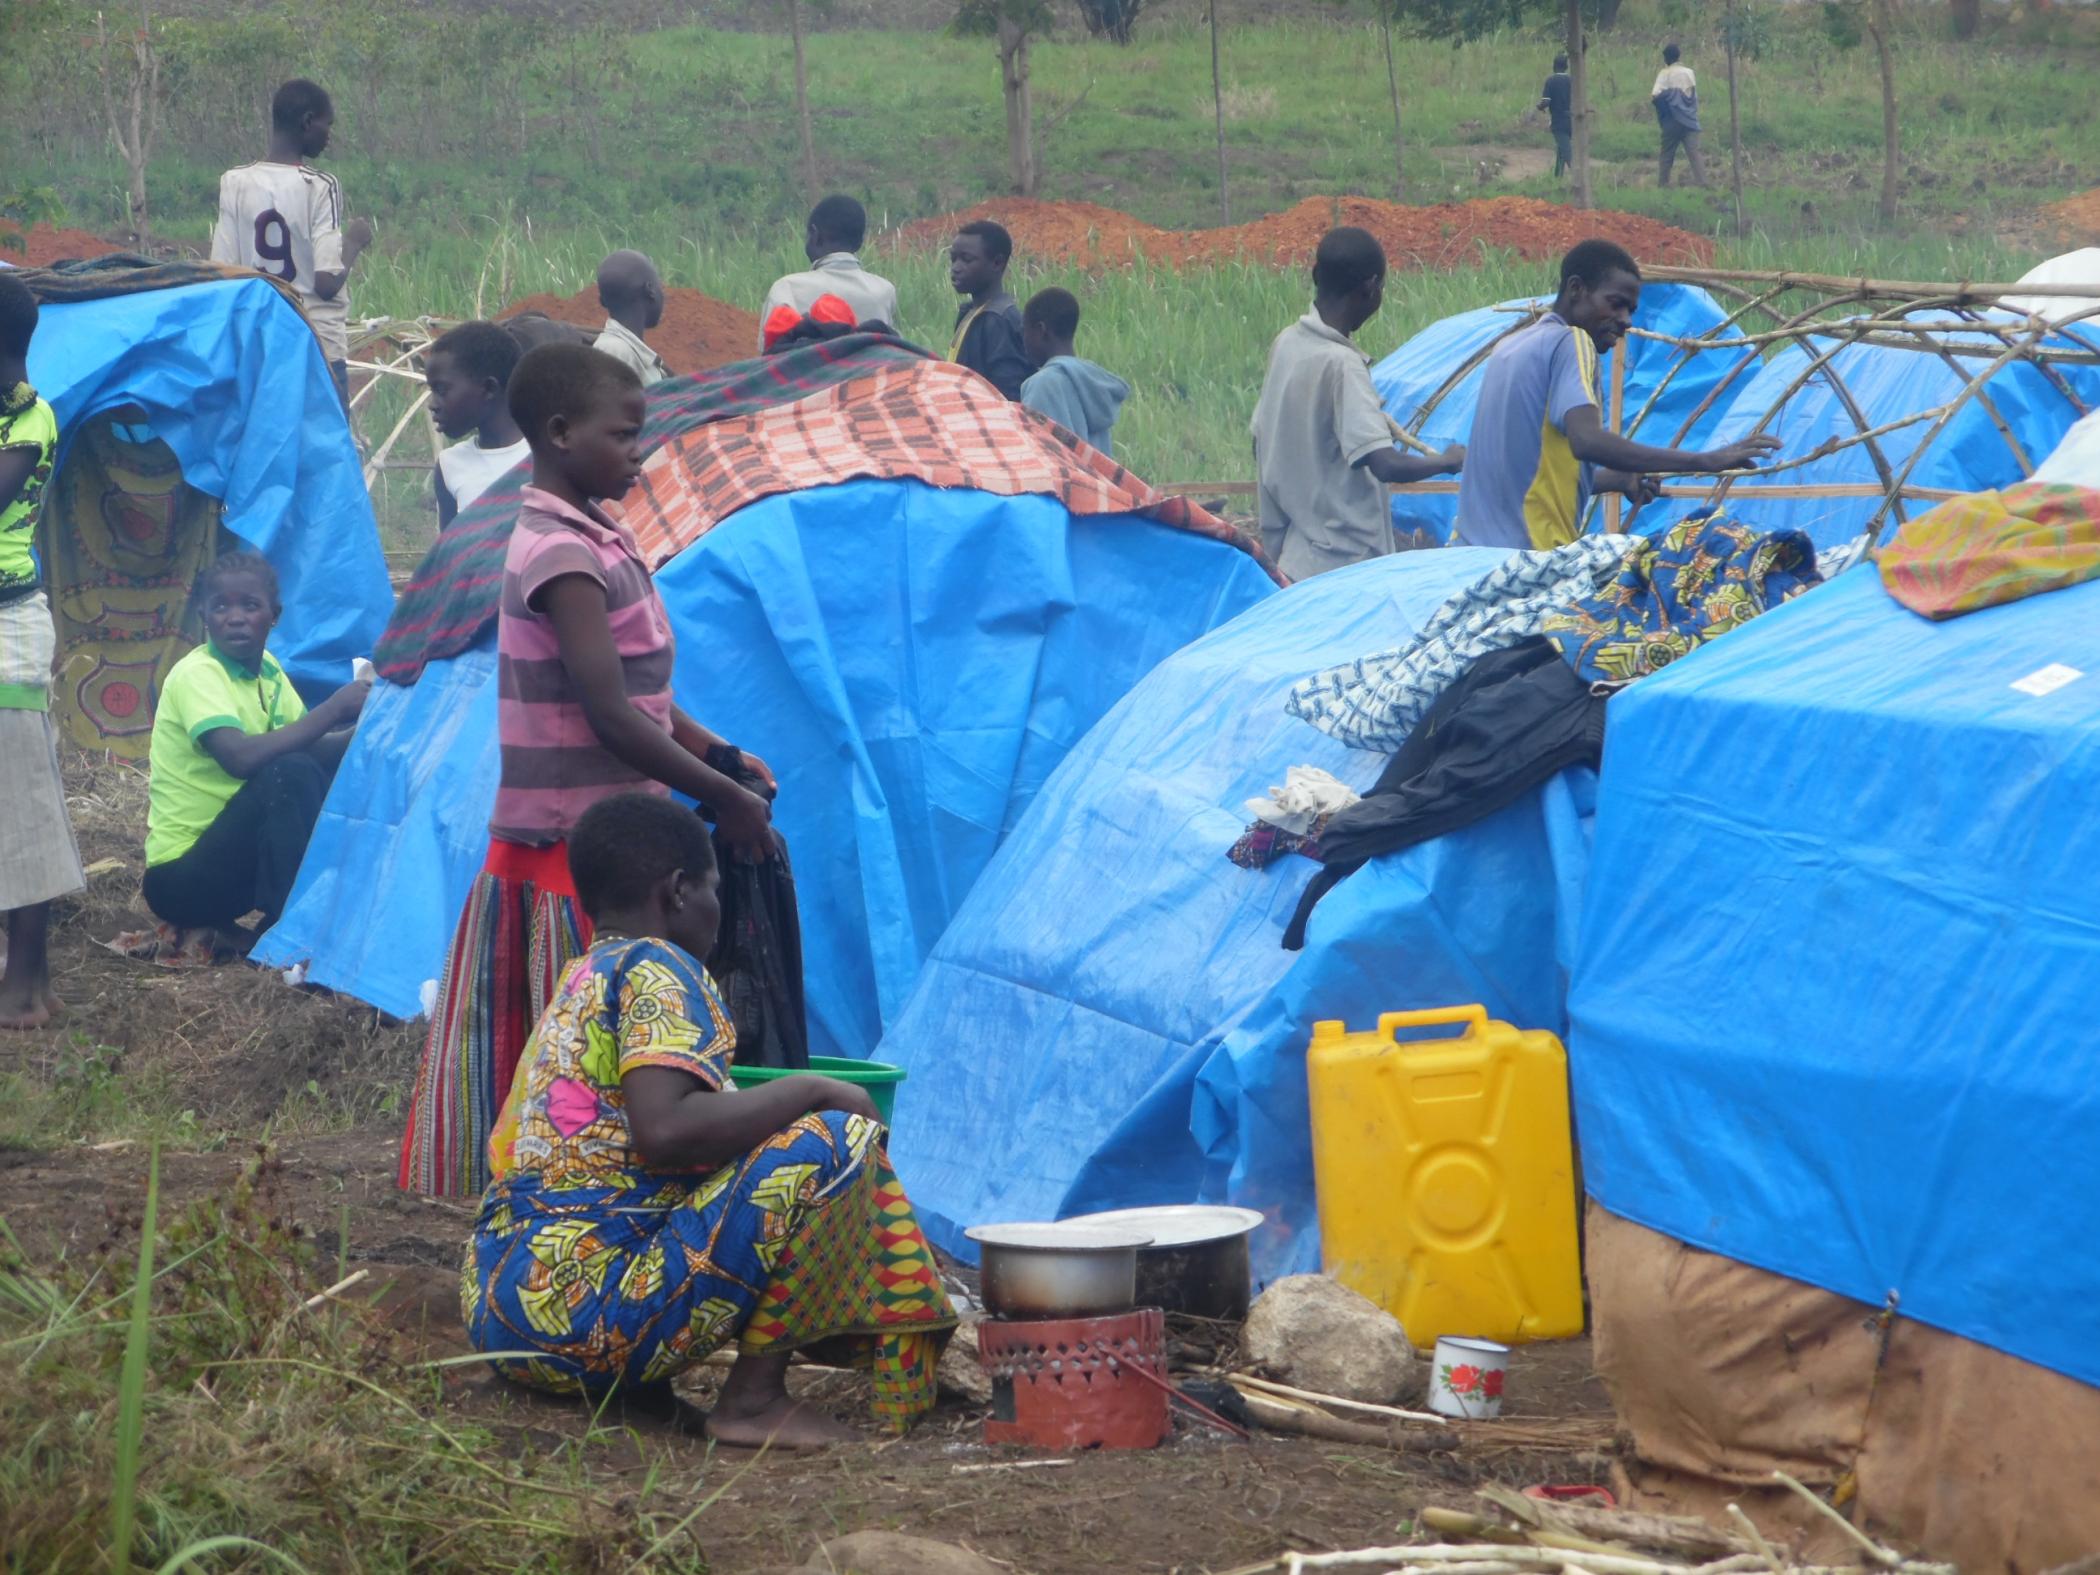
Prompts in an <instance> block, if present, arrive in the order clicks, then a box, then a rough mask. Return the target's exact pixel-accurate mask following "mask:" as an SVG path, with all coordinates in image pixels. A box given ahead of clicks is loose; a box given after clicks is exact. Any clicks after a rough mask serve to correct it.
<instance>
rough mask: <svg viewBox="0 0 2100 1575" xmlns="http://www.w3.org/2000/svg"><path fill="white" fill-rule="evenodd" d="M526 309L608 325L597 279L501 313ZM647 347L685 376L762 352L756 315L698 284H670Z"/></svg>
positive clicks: (581, 322)
mask: <svg viewBox="0 0 2100 1575" xmlns="http://www.w3.org/2000/svg"><path fill="white" fill-rule="evenodd" d="M524 312H544V313H546V315H547V316H549V317H551V318H553V319H555V320H556V321H557V322H563V323H574V324H575V325H576V326H577V327H579V328H602V327H604V326H605V308H604V307H602V306H600V305H599V304H598V287H597V286H596V285H585V286H584V287H583V288H582V289H581V290H578V291H577V292H576V293H575V294H574V295H571V296H566V297H564V296H559V295H528V296H527V297H525V299H524V300H522V301H513V302H511V304H510V305H508V306H506V307H505V308H504V309H503V310H502V311H501V312H499V313H498V314H497V316H498V317H516V316H518V315H520V314H521V313H524ZM649 347H650V348H651V349H652V350H654V351H655V352H656V353H657V354H658V355H660V356H662V357H663V358H664V365H666V366H668V367H669V368H670V369H671V370H672V371H673V372H675V373H677V374H679V375H680V376H681V377H682V376H686V375H689V374H691V373H693V372H704V371H706V370H707V369H708V368H709V367H716V366H724V365H727V364H728V363H729V362H731V361H744V360H748V359H750V358H751V357H752V356H754V355H757V354H758V316H757V314H756V313H753V312H747V311H745V310H744V309H743V308H742V307H740V306H731V305H730V304H729V303H728V302H726V301H718V300H716V299H715V298H714V297H713V296H711V295H702V294H701V293H700V292H699V291H698V290H679V289H671V290H666V291H665V292H664V320H663V321H662V322H661V323H659V324H658V325H657V326H656V327H654V328H652V329H650V330H649Z"/></svg>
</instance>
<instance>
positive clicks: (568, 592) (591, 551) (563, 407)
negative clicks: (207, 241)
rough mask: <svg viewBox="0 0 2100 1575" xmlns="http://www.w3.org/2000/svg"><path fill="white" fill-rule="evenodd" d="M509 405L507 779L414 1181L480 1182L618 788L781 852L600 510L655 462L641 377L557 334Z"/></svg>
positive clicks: (406, 1155) (433, 1026)
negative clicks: (693, 700) (591, 818)
mask: <svg viewBox="0 0 2100 1575" xmlns="http://www.w3.org/2000/svg"><path fill="white" fill-rule="evenodd" d="M510 408H511V415H512V416H513V417H514V418H515V419H516V421H517V423H518V426H519V429H520V430H521V431H523V432H524V434H525V437H526V440H527V442H529V443H530V444H531V446H532V485H531V486H529V487H527V488H526V489H525V494H524V504H523V506H522V507H521V508H520V510H519V511H518V523H517V526H516V528H515V529H514V530H513V532H512V534H511V539H510V547H509V550H508V552H507V554H506V556H505V559H504V565H503V600H502V608H501V612H500V614H499V616H498V619H497V626H496V628H497V633H496V682H497V711H496V715H497V732H498V736H499V740H500V743H501V745H502V755H503V767H502V777H501V780H500V782H499V784H498V786H497V789H496V808H495V813H494V814H493V815H492V816H491V818H490V822H489V852H488V858H487V861H486V862H485V863H484V864H483V866H482V870H481V873H480V874H479V875H478V876H476V877H475V881H474V887H473V890H472V891H471V892H470V893H469V894H468V896H467V904H466V908H465V910H464V911H463V912H462V913H461V915H460V920H459V928H458V930H457V932H456V933H455V934H454V936H453V941H452V950H451V953H450V955H449V956H448V958H447V959H446V963H445V972H444V978H443V980H442V982H441V983H440V985H439V987H438V997H437V1004H436V1007H435V1008H434V1010H433V1011H432V1013H431V1020H430V1038H429V1041H428V1043H427V1044H426V1046H425V1047H424V1052H423V1064H422V1068H421V1070H420V1071H419V1072H418V1074H417V1077H416V1087H415V1092H414V1096H413V1100H412V1103H411V1107H410V1112H409V1123H408V1136H407V1141H406V1142H405V1143H404V1144H403V1146H402V1151H401V1175H400V1182H401V1185H402V1186H403V1187H404V1188H408V1189H410V1190H413V1191H417V1192H425V1193H435V1194H440V1195H470V1194H476V1193H479V1192H480V1191H481V1190H482V1188H483V1186H484V1185H485V1184H486V1182H487V1180H488V1157H487V1154H486V1152H485V1150H486V1147H487V1143H488V1136H489V1131H490V1128H491V1127H492V1126H493V1124H494V1121H495V1116H496V1112H497V1110H498V1109H500V1108H501V1106H502V1103H503V1098H504V1095H505V1094H506V1093H507V1092H508V1091H509V1088H510V1082H511V1078H512V1076H513V1075H514V1073H515V1071H516V1068H517V1064H518V1058H519V1054H520V1052H521V1051H522V1050H523V1049H524V1046H525V1040H526V1037H527V1036H528V1035H529V1034H530V1033H531V1031H532V1025H533V1024H534V1023H535V1022H537V1021H538V1020H539V1017H540V1014H541V1012H543V1011H544V1010H545V1009H546V1005H547V1001H548V998H549V996H550V995H551V994H552V991H553V988H554V984H555V981H556V980H557V979H558V978H559V977H560V975H561V972H562V969H563V968H564V967H566V966H567V964H568V963H569V962H570V961H571V960H572V959H573V958H575V957H576V956H578V955H579V954H581V953H582V952H583V951H584V950H585V949H586V948H587V947H588V946H589V944H590V921H589V920H588V919H587V918H586V917H585V916H584V914H583V912H582V910H581V908H580V907H579V906H578V904H577V901H576V891H575V886H574V884H573V882H572V881H571V880H570V877H569V860H568V842H567V838H568V834H569V831H570V828H571V827H573V826H574V825H575V824H576V820H577V817H578V816H580V815H581V814H582V813H583V812H584V810H586V809H588V808H589V807H590V806H591V805H593V804H595V803H597V802H598V801H599V800H600V799H603V798H609V797H611V796H612V795H613V794H616V793H627V792H635V791H637V790H639V791H644V792H655V793H667V792H670V791H671V790H673V789H675V790H677V791H678V792H680V793H683V794H685V795H686V796H687V797H689V798H693V799H697V800H698V801H700V802H701V803H703V804H705V805H707V806H708V808H709V809H711V810H712V811H713V812H714V814H715V817H716V823H717V825H718V826H719V827H720V828H721V831H722V833H723V836H724V838H725V840H726V841H728V842H729V844H730V845H731V846H732V847H733V848H735V849H737V850H738V851H739V852H741V853H742V854H743V855H744V856H745V857H748V858H754V859H759V858H765V857H767V856H768V855H769V854H770V853H771V852H772V851H773V849H774V848H775V846H776V845H777V844H776V842H775V839H774V836H773V831H772V824H771V821H772V809H771V805H770V802H769V800H768V798H767V797H766V796H765V795H763V794H761V793H758V792H754V791H752V790H751V789H750V788H748V787H745V786H744V785H742V783H741V782H739V781H738V780H736V778H735V777H734V776H731V775H726V774H725V773H724V771H723V770H720V769H717V766H716V765H710V764H709V760H710V759H711V758H712V759H713V760H715V761H716V762H718V764H720V765H722V766H726V767H729V768H730V769H732V770H734V769H735V768H736V767H737V766H738V765H739V764H741V765H743V766H745V767H748V768H749V770H750V772H751V773H753V774H755V776H756V777H758V778H760V779H763V780H764V781H765V782H766V783H767V784H768V785H769V787H770V784H771V782H772V774H771V773H770V772H769V771H767V770H766V768H765V766H764V765H763V763H761V762H759V761H757V760H756V759H754V758H752V757H749V756H744V757H738V756H737V754H736V752H735V751H734V750H733V749H730V748H729V746H727V745H725V744H724V743H723V741H722V740H721V739H720V738H719V737H717V736H716V735H715V734H713V733H711V732H709V731H708V730H707V729H706V728H704V727H702V726H701V725H700V724H699V723H698V722H695V721H694V720H693V719H692V718H691V717H689V716H687V715H686V714H685V713H684V712H683V711H681V710H679V709H678V707H677V706H676V705H675V704H673V703H672V699H671V667H672V658H673V656H674V654H675V642H674V640H673V637H672V633H671V622H670V619H669V617H668V616H667V615H666V614H665V612H664V605H663V599H662V598H661V597H660V596H659V595H658V594H657V591H656V585H655V582H654V581H652V580H651V579H650V577H649V569H648V565H646V564H645V563H644V562H643V561H642V557H641V553H640V551H639V549H638V548H637V547H636V546H635V541H634V537H633V535H632V534H631V533H630V532H629V531H628V530H627V528H626V527H625V526H624V525H622V524H620V523H619V522H618V521H616V520H614V519H613V518H612V517H611V516H609V515H608V514H607V513H606V512H605V511H604V510H603V509H601V508H600V507H598V504H599V502H600V500H603V499H616V498H619V497H621V496H623V495H625V493H626V492H627V490H628V488H630V487H631V486H633V485H634V481H635V478H636V477H637V476H638V475H639V474H640V473H641V464H642V446H641V432H642V423H643V419H644V407H643V400H642V388H641V381H640V379H639V378H637V377H636V376H635V374H634V373H633V371H631V370H630V369H629V368H627V367H626V366H624V365H622V364H621V363H620V362H618V361H615V360H614V359H613V358H612V357H610V356H607V355H602V354H600V353H599V352H597V351H595V350H591V349H587V348H585V347H584V346H581V345H575V344H548V345H542V346H541V347H540V348H538V349H536V350H533V351H531V352H530V353H528V354H527V355H526V356H525V357H524V359H523V360H521V361H520V362H519V363H518V369H517V371H516V373H515V374H514V375H513V376H512V378H511V384H510Z"/></svg>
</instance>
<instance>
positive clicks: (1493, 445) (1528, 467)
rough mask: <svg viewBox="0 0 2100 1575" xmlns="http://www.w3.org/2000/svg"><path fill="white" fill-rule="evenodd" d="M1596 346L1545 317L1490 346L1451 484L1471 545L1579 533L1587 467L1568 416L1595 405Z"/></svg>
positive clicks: (1555, 539) (1560, 538) (1538, 543)
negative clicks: (1572, 443)
mask: <svg viewBox="0 0 2100 1575" xmlns="http://www.w3.org/2000/svg"><path fill="white" fill-rule="evenodd" d="M1597 383H1598V378H1597V345H1596V341H1595V340H1593V339H1591V338H1590V336H1589V335H1588V333H1586V332H1585V331H1584V330H1582V329H1580V328H1575V327H1571V326H1570V325H1569V323H1568V321H1567V319H1565V318H1563V317H1560V316H1558V315H1556V314H1555V313H1552V312H1548V313H1547V314H1546V315H1545V316H1543V317H1541V318H1540V319H1539V320H1538V321H1537V322H1535V323H1533V324H1531V325H1530V326H1529V327H1527V328H1519V329H1518V330H1517V331H1516V332H1515V333H1513V334H1511V335H1510V336H1509V337H1508V338H1506V339H1504V340H1503V341H1502V342H1501V343H1500V344H1498V345H1496V346H1495V353H1494V354H1493V355H1491V356H1489V357H1488V363H1487V372H1486V374H1485V375H1484V376H1483V377H1482V378H1481V380H1480V403H1479V404H1478V405H1477V406H1475V407H1474V411H1473V432H1472V435H1471V436H1470V437H1468V438H1467V439H1466V468H1465V470H1464V471H1463V472H1462V473H1461V474H1460V476H1459V483H1458V533H1459V535H1460V536H1462V537H1464V538H1465V539H1466V540H1467V541H1468V542H1470V543H1471V544H1472V545H1474V546H1476V547H1532V548H1546V547H1560V546H1565V545H1566V544H1567V543H1569V542H1571V541H1573V540H1574V539H1575V538H1576V537H1577V536H1578V535H1580V534H1581V533H1582V511H1583V507H1584V506H1585V505H1586V504H1587V503H1588V502H1589V500H1590V487H1591V480H1592V476H1591V469H1590V467H1589V466H1588V465H1585V464H1584V463H1583V462H1582V461H1581V460H1579V459H1577V458H1576V457H1575V451H1574V450H1573V449H1572V448H1570V447H1569V446H1568V414H1569V412H1571V411H1574V410H1578V409H1580V408H1581V407H1582V406H1584V405H1597V406H1599V408H1600V409H1601V408H1602V401H1601V400H1599V399H1598V397H1597Z"/></svg>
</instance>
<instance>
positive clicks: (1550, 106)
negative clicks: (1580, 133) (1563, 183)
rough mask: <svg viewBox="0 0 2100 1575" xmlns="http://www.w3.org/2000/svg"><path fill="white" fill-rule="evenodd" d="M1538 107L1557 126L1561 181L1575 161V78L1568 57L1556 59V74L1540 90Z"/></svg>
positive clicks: (1557, 164)
mask: <svg viewBox="0 0 2100 1575" xmlns="http://www.w3.org/2000/svg"><path fill="white" fill-rule="evenodd" d="M1538 107H1539V108H1540V109H1543V110H1544V111H1545V112H1546V114H1547V116H1548V118H1549V120H1550V122H1551V124H1552V127H1553V176H1554V179H1556V180H1558V179H1559V178H1560V177H1561V176H1562V175H1563V174H1565V173H1566V171H1567V168H1568V166H1569V165H1570V164H1572V163H1574V162H1575V79H1574V78H1573V77H1571V76H1569V75H1568V57H1567V56H1566V55H1555V56H1554V57H1553V75H1552V76H1550V77H1548V78H1546V85H1545V86H1544V87H1543V88H1541V89H1540V90H1539V103H1538Z"/></svg>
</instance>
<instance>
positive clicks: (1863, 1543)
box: [1772, 1471, 1903, 1569]
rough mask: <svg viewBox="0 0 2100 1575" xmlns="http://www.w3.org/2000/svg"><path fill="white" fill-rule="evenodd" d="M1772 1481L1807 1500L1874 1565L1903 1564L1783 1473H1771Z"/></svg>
mask: <svg viewBox="0 0 2100 1575" xmlns="http://www.w3.org/2000/svg"><path fill="white" fill-rule="evenodd" d="M1772 1480H1773V1481H1774V1482H1777V1483H1778V1484H1779V1485H1780V1486H1781V1487H1783V1488H1785V1489H1787V1490H1788V1491H1789V1492H1791V1493H1793V1494H1795V1495H1796V1496H1797V1497H1799V1498H1802V1499H1805V1500H1807V1501H1808V1503H1809V1505H1810V1507H1811V1508H1813V1509H1814V1510H1815V1512H1816V1513H1817V1514H1819V1515H1821V1516H1822V1517H1823V1518H1824V1519H1825V1520H1827V1521H1829V1522H1830V1523H1831V1524H1832V1525H1834V1526H1836V1527H1837V1528H1838V1530H1840V1531H1842V1532H1843V1533H1844V1534H1845V1535H1846V1536H1847V1537H1849V1538H1851V1539H1852V1541H1853V1542H1855V1543H1857V1544H1858V1545H1859V1549H1860V1551H1861V1552H1862V1553H1864V1554H1866V1556H1867V1557H1868V1558H1869V1559H1871V1560H1872V1561H1873V1562H1874V1563H1876V1564H1879V1565H1881V1566H1882V1567H1883V1568H1884V1569H1893V1568H1894V1567H1895V1566H1896V1565H1898V1564H1901V1563H1902V1562H1903V1559H1902V1556H1901V1555H1899V1554H1898V1553H1897V1552H1896V1551H1895V1550H1894V1549H1893V1548H1885V1547H1883V1546H1882V1545H1881V1544H1880V1543H1878V1542H1876V1541H1875V1540H1874V1539H1873V1538H1871V1537H1869V1536H1868V1535H1867V1534H1866V1533H1865V1532H1864V1531H1861V1530H1860V1529H1859V1527H1857V1526H1855V1525H1853V1524H1852V1522H1851V1521H1849V1520H1847V1519H1846V1518H1845V1517H1844V1516H1843V1515H1840V1514H1839V1513H1838V1512H1837V1511H1836V1510H1835V1509H1833V1508H1831V1506H1830V1505H1828V1504H1826V1503H1824V1502H1823V1500H1822V1497H1821V1496H1820V1495H1819V1494H1816V1493H1811V1492H1810V1491H1809V1490H1808V1489H1807V1488H1806V1487H1804V1486H1803V1485H1802V1484H1801V1483H1799V1482H1797V1481H1795V1480H1794V1479H1793V1478H1792V1477H1790V1476H1788V1475H1787V1474H1786V1473H1785V1472H1784V1471H1775V1472H1773V1473H1772Z"/></svg>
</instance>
